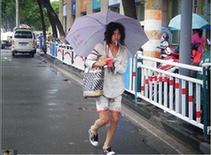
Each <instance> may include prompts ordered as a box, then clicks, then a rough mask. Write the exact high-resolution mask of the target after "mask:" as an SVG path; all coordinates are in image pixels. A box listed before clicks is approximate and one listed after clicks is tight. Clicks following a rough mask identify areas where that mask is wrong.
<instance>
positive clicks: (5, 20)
mask: <svg viewBox="0 0 211 155" xmlns="http://www.w3.org/2000/svg"><path fill="white" fill-rule="evenodd" d="M1 7H2V10H1V17H2V25H1V26H2V28H5V29H6V30H9V29H12V28H13V27H15V11H14V10H15V2H14V0H2V6H1Z"/></svg>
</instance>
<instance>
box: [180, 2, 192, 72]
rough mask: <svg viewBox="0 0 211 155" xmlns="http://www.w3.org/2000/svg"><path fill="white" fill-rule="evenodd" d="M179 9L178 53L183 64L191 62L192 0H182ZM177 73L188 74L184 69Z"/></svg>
mask: <svg viewBox="0 0 211 155" xmlns="http://www.w3.org/2000/svg"><path fill="white" fill-rule="evenodd" d="M181 2H182V10H181V31H180V49H179V51H180V53H179V59H180V60H179V62H180V63H184V64H190V63H191V34H192V7H190V6H192V5H193V1H192V0H183V1H181ZM179 73H180V74H182V75H188V74H189V72H188V71H187V70H185V69H180V70H179Z"/></svg>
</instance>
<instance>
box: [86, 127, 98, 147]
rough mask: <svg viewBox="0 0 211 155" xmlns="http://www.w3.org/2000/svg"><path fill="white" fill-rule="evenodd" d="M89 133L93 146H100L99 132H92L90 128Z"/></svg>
mask: <svg viewBox="0 0 211 155" xmlns="http://www.w3.org/2000/svg"><path fill="white" fill-rule="evenodd" d="M88 133H89V142H90V143H91V144H92V145H93V146H98V134H94V133H92V132H91V130H89V131H88Z"/></svg>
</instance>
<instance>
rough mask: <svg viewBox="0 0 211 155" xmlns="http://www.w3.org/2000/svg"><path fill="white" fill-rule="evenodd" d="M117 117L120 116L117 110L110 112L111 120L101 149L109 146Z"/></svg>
mask: <svg viewBox="0 0 211 155" xmlns="http://www.w3.org/2000/svg"><path fill="white" fill-rule="evenodd" d="M119 117H120V113H119V112H112V113H111V122H110V126H109V128H108V131H107V134H106V140H105V142H104V145H103V149H107V148H108V147H110V144H111V141H112V138H113V135H114V133H115V131H116V128H117V124H118V121H119Z"/></svg>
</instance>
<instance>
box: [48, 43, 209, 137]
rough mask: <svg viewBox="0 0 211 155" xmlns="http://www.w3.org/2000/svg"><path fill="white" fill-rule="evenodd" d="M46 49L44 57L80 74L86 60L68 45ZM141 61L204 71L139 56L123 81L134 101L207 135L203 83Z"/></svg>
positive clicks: (130, 62) (198, 68)
mask: <svg viewBox="0 0 211 155" xmlns="http://www.w3.org/2000/svg"><path fill="white" fill-rule="evenodd" d="M47 47H48V48H47V54H49V55H51V56H52V57H54V58H57V59H58V60H61V61H62V62H64V63H66V64H68V65H71V66H73V67H75V68H78V69H79V70H84V62H85V57H80V56H77V55H76V54H75V53H74V51H73V49H72V48H71V47H70V46H69V45H65V44H55V43H53V44H51V45H48V46H47ZM143 61H148V62H149V61H150V62H153V63H154V64H155V66H158V64H170V65H172V66H176V67H177V68H183V69H187V70H189V71H196V72H202V71H203V67H197V66H192V65H186V64H181V63H175V62H167V61H165V60H161V59H157V58H152V57H146V56H143V55H142V54H141V53H139V54H137V57H136V58H130V61H129V64H128V69H127V72H126V75H125V77H124V81H125V83H126V87H125V90H126V91H128V92H130V93H131V94H134V95H135V97H136V98H141V99H144V100H146V101H147V102H149V103H151V104H153V105H155V106H157V107H159V108H161V109H163V110H164V111H166V112H168V113H170V114H172V115H174V116H176V117H178V118H180V119H182V120H184V121H186V122H188V123H190V124H192V125H194V126H197V127H199V128H201V129H203V130H204V131H206V132H205V133H207V130H209V128H210V127H209V123H208V122H207V121H208V119H207V117H209V116H210V114H209V111H207V109H206V108H208V107H209V106H208V104H210V103H207V102H209V101H208V100H206V99H205V102H206V103H205V104H204V105H203V104H202V99H203V97H205V96H204V95H205V94H207V89H208V88H206V90H205V88H204V87H205V85H206V86H207V87H209V86H208V85H207V84H206V83H205V82H206V81H205V80H202V79H197V78H194V77H189V76H184V75H180V74H176V73H172V72H169V71H164V70H161V69H158V68H157V67H150V65H146V64H143V63H142V62H143ZM208 66H210V64H209V65H208ZM138 70H140V71H138ZM138 74H140V75H138ZM203 74H204V75H205V74H206V73H203ZM206 77H207V75H206ZM203 86H204V87H203ZM139 90H140V91H139ZM202 92H203V94H202ZM202 95H203V97H202Z"/></svg>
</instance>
